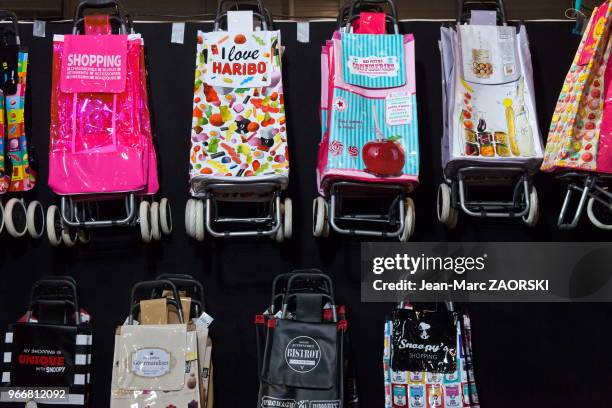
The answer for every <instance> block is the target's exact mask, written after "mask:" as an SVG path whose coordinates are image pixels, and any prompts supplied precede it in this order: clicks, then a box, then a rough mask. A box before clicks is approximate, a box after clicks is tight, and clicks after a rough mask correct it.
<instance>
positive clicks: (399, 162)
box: [362, 137, 406, 177]
mask: <svg viewBox="0 0 612 408" xmlns="http://www.w3.org/2000/svg"><path fill="white" fill-rule="evenodd" d="M398 139H399V137H391V138H389V139H378V140H372V141H370V142H368V143H366V144H365V145H364V146H363V151H362V156H363V162H364V163H365V166H366V171H367V172H369V173H372V174H374V175H376V176H380V177H393V176H399V175H401V174H402V169H403V168H404V163H405V162H406V155H405V154H404V149H403V147H402V146H401V145H400V144H399V143H397V141H396V140H398Z"/></svg>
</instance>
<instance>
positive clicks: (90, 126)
mask: <svg viewBox="0 0 612 408" xmlns="http://www.w3.org/2000/svg"><path fill="white" fill-rule="evenodd" d="M103 5H104V6H108V5H112V6H113V14H112V15H110V16H109V15H88V16H85V17H84V18H83V11H84V10H85V9H88V8H92V7H94V8H97V7H100V5H99V4H98V3H96V2H90V1H84V2H81V3H80V4H79V5H78V6H77V8H76V13H75V18H74V28H73V33H74V34H73V35H63V36H61V35H56V36H55V37H54V41H53V78H52V92H51V126H50V133H51V144H50V149H49V186H50V187H51V189H52V190H53V191H54V192H55V193H56V194H59V195H60V196H61V205H60V208H58V207H57V206H54V205H53V206H51V207H49V208H48V209H47V235H48V238H49V241H50V242H51V244H52V245H59V244H60V243H61V242H62V241H63V242H64V244H65V245H67V246H73V245H75V243H77V242H87V241H88V240H89V230H90V229H93V228H104V227H113V226H128V227H139V230H140V233H141V237H142V240H143V241H144V242H150V241H151V240H153V239H155V240H159V239H161V236H162V233H163V234H169V233H170V232H171V228H172V221H171V215H170V207H169V203H168V200H167V199H162V200H161V201H160V202H155V201H153V199H152V197H153V195H154V194H155V193H156V192H157V190H158V188H159V183H158V179H157V156H156V153H155V147H154V141H153V134H152V131H151V119H150V113H149V107H148V95H147V93H148V89H147V73H146V67H145V59H144V43H143V40H142V38H141V36H140V35H139V34H134V33H132V34H129V35H128V34H126V33H127V26H128V22H127V18H126V15H125V13H124V11H123V10H122V8H121V7H120V4H119V3H117V2H115V1H111V2H108V3H103ZM83 26H84V31H85V34H84V35H79V34H78V33H79V32H80V31H81V30H82V27H83ZM116 26H118V27H119V32H120V34H112V30H113V29H114V28H116ZM79 27H81V28H79ZM132 31H133V30H132ZM84 78H85V79H84Z"/></svg>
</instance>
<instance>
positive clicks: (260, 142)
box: [185, 0, 293, 242]
mask: <svg viewBox="0 0 612 408" xmlns="http://www.w3.org/2000/svg"><path fill="white" fill-rule="evenodd" d="M245 8H246V9H248V10H250V11H249V12H250V13H252V19H251V21H246V22H245V21H243V20H241V21H240V22H234V20H235V17H236V16H239V15H240V14H239V13H243V12H244V9H245ZM253 8H255V9H256V11H255V12H253V11H252V9H253ZM237 10H243V11H242V12H240V11H237ZM249 12H247V13H249ZM248 15H250V14H247V16H248ZM270 16H271V14H270V12H269V11H268V10H267V9H265V8H264V6H263V4H262V2H261V1H257V2H256V3H255V5H253V3H252V2H244V1H241V2H235V1H228V0H221V1H219V5H218V8H217V14H216V18H215V25H214V31H212V32H208V33H204V32H198V46H197V56H196V78H195V86H194V99H193V121H192V131H191V150H190V172H189V176H190V193H191V196H192V197H193V198H192V199H189V200H188V201H187V206H186V209H185V228H186V232H187V234H188V235H189V236H191V237H192V238H194V239H196V240H197V241H202V240H204V237H205V231H208V233H209V234H210V235H211V236H213V237H216V238H221V237H225V238H228V237H247V236H270V237H272V238H275V239H276V240H277V241H279V242H282V241H283V240H284V239H285V238H290V237H291V236H292V234H293V228H292V208H293V207H292V202H291V199H290V198H285V199H282V198H281V196H282V192H283V191H284V190H285V189H286V188H287V184H288V182H289V151H288V147H287V138H288V136H287V128H286V118H285V106H284V93H283V82H282V51H283V48H282V45H281V36H280V31H277V30H273V28H272V19H271V17H270ZM253 20H254V21H255V22H257V23H258V24H259V25H260V29H258V30H256V31H254V30H253V29H252V26H253V22H252V21H253ZM222 27H225V28H224V29H222ZM236 55H240V56H241V60H240V64H235V63H231V62H230V61H232V60H233V58H234V57H235V56H236ZM233 56H234V57H233ZM236 65H239V67H238V69H234V67H235V66H236ZM243 69H244V71H243ZM245 214H248V215H245Z"/></svg>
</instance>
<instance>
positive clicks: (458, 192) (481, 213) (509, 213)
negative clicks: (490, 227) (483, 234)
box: [448, 166, 531, 218]
mask: <svg viewBox="0 0 612 408" xmlns="http://www.w3.org/2000/svg"><path fill="white" fill-rule="evenodd" d="M483 174H486V176H483ZM508 177H515V178H518V179H517V181H516V182H515V184H514V194H513V200H512V201H469V199H468V195H467V187H468V186H469V185H470V179H472V178H473V179H474V180H478V178H483V179H482V180H485V181H487V182H495V180H496V179H498V180H501V179H507V178H508ZM448 182H449V183H450V184H451V188H452V203H453V207H454V208H457V207H459V208H461V210H462V211H463V212H464V213H466V214H467V215H470V216H472V217H479V218H520V217H524V216H526V215H527V214H529V210H530V208H531V202H530V199H529V196H530V194H529V190H530V176H529V174H528V172H527V171H526V170H525V169H523V168H521V167H480V166H478V167H477V166H470V167H464V168H462V169H459V170H458V171H457V176H456V178H455V179H451V180H448ZM473 184H478V182H475V183H473ZM521 192H522V202H519V201H520V200H519V199H518V197H519V194H520V193H521Z"/></svg>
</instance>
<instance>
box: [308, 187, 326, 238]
mask: <svg viewBox="0 0 612 408" xmlns="http://www.w3.org/2000/svg"><path fill="white" fill-rule="evenodd" d="M327 224H328V222H327V202H326V201H325V199H324V198H323V197H317V198H315V199H314V201H313V203H312V235H314V236H315V237H326V236H327V235H325V234H326V233H325V230H326V228H327V234H329V225H327Z"/></svg>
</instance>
